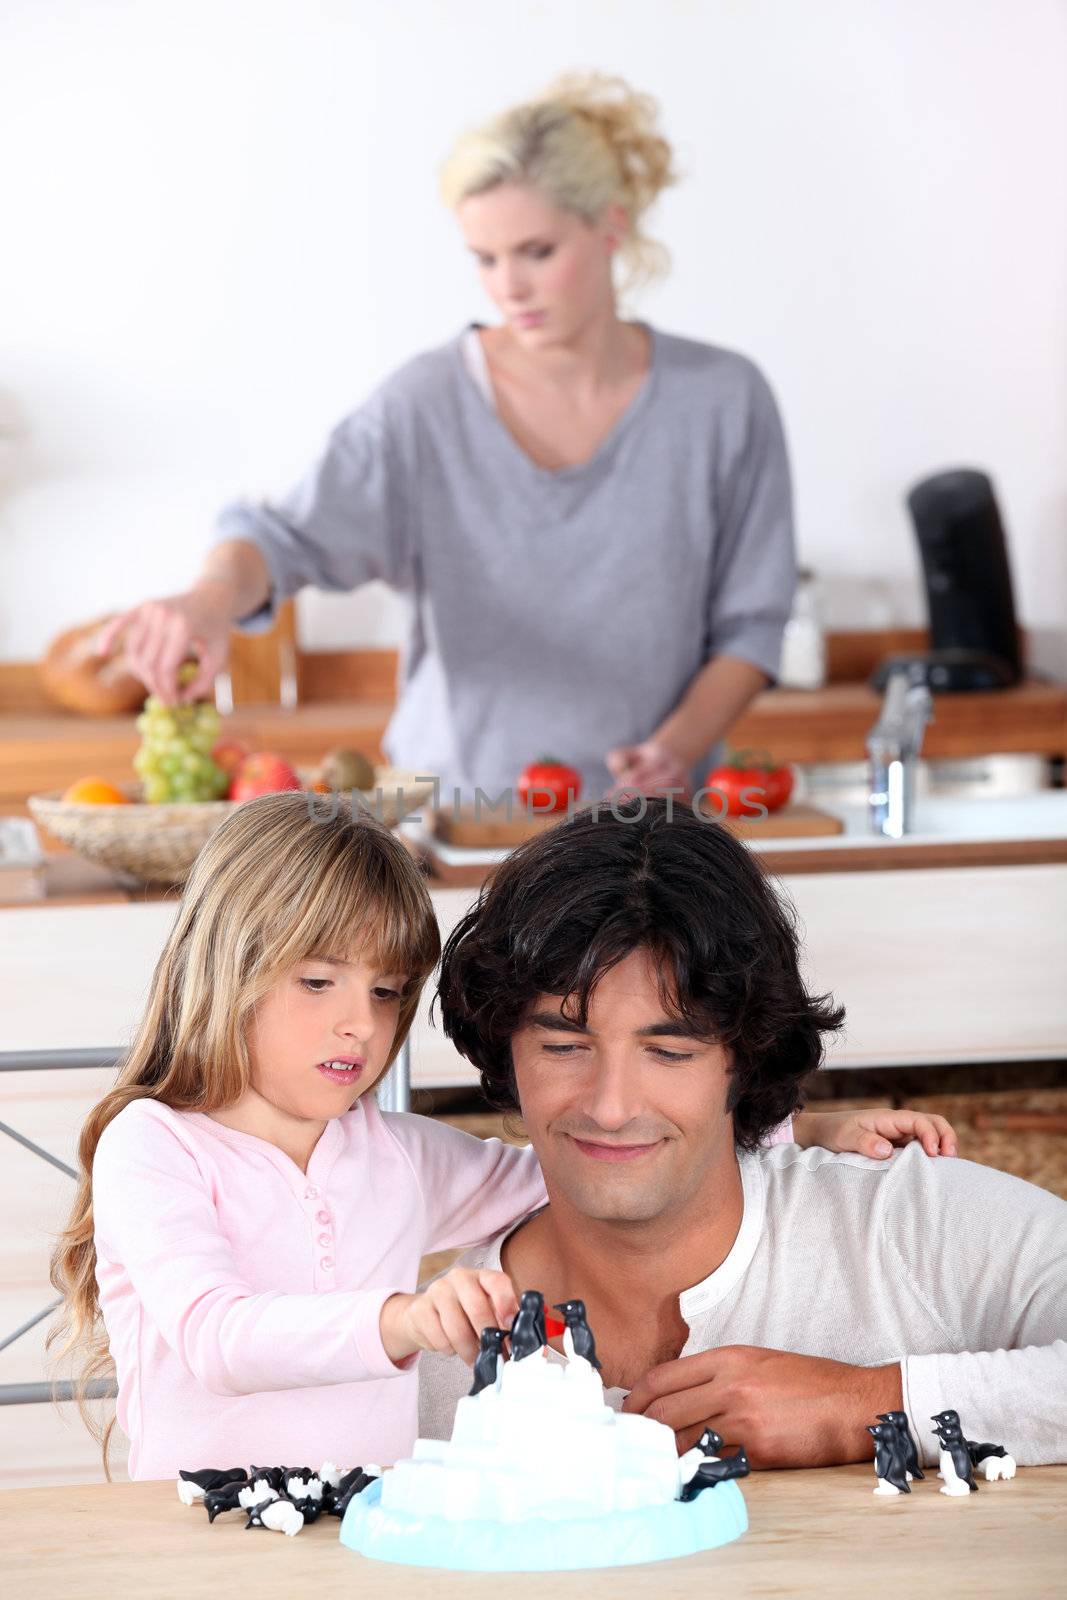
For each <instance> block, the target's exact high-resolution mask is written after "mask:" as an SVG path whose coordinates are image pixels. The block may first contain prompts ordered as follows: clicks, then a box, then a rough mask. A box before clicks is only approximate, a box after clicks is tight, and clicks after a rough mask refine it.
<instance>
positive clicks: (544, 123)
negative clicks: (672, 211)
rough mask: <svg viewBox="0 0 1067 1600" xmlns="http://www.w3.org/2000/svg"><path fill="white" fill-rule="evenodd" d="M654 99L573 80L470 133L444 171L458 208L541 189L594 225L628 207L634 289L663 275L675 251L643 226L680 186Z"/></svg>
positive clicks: (589, 79) (587, 77) (584, 75)
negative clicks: (517, 187) (510, 189)
mask: <svg viewBox="0 0 1067 1600" xmlns="http://www.w3.org/2000/svg"><path fill="white" fill-rule="evenodd" d="M658 115H659V109H658V106H657V104H656V102H655V100H654V99H653V98H652V96H651V95H648V94H642V93H641V92H640V91H638V90H636V89H633V88H631V86H630V85H629V84H628V83H627V82H626V81H625V79H623V78H618V77H611V76H609V75H608V74H606V73H602V72H593V71H587V72H567V73H563V74H561V76H559V77H558V78H555V79H554V80H553V81H552V82H551V83H550V84H549V85H548V86H547V88H545V89H544V90H543V91H542V93H541V94H539V95H537V96H535V97H534V99H532V100H530V101H526V102H525V103H523V104H521V105H518V106H513V107H511V108H510V109H509V110H507V111H503V112H501V113H500V114H499V115H497V116H495V117H493V118H491V120H490V121H489V122H487V123H485V124H483V125H482V126H481V127H478V128H473V129H471V130H469V131H468V132H467V133H464V134H463V135H462V136H461V137H460V138H459V139H458V140H457V141H456V144H455V146H454V147H453V149H452V151H451V153H450V155H449V157H448V159H447V160H446V162H445V164H444V166H443V168H442V170H441V192H442V195H443V197H444V200H445V203H446V204H447V205H448V206H450V207H453V208H454V207H455V206H457V205H459V203H460V202H461V201H462V200H466V199H467V198H468V196H470V195H472V194H481V193H483V192H484V191H485V190H487V189H491V188H494V187H495V186H496V185H497V184H498V183H506V182H525V183H531V184H536V185H537V186H538V187H539V188H541V189H543V190H544V191H545V192H546V193H547V194H548V195H549V197H550V198H551V199H552V201H553V202H554V203H555V204H556V205H557V206H559V207H560V208H561V209H562V210H565V211H573V212H577V213H578V215H580V216H582V217H584V218H585V219H586V220H587V221H592V220H593V219H594V218H595V217H597V216H599V214H600V213H601V212H602V211H603V209H604V207H605V206H606V205H609V204H612V203H616V204H619V205H621V206H622V207H623V209H624V210H625V212H626V214H627V216H628V218H629V220H630V229H629V233H628V235H627V237H626V239H625V240H624V241H623V243H622V245H621V246H620V255H621V257H622V259H623V262H624V265H625V268H626V270H627V282H628V283H630V284H633V283H638V282H645V281H647V280H649V279H650V278H653V277H657V276H659V275H660V274H662V273H663V272H664V271H665V270H666V268H667V265H668V263H669V257H668V254H667V251H666V249H665V247H664V246H663V245H662V244H659V243H658V242H657V241H656V240H653V239H650V238H648V237H647V235H646V234H645V233H644V232H643V231H642V228H641V218H642V217H643V216H644V214H645V212H646V211H647V210H648V208H649V207H650V206H651V205H652V203H653V201H654V200H655V199H656V197H657V195H659V193H660V192H661V190H663V189H665V188H667V187H668V185H670V184H672V183H676V182H677V181H678V173H677V171H676V170H675V167H674V158H673V152H672V150H671V147H670V145H669V144H668V142H667V140H666V139H665V138H664V137H663V135H662V133H660V131H659V128H658V125H657V119H658Z"/></svg>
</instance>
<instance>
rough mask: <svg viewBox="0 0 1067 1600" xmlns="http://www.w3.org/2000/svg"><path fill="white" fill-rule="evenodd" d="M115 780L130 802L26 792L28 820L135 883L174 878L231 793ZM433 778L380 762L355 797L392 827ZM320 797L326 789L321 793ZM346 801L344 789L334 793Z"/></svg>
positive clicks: (224, 810)
mask: <svg viewBox="0 0 1067 1600" xmlns="http://www.w3.org/2000/svg"><path fill="white" fill-rule="evenodd" d="M118 787H119V788H120V789H121V790H122V792H123V794H126V795H129V797H130V801H131V802H132V803H131V804H130V805H110V806H109V805H84V804H77V803H73V802H69V801H66V800H63V799H62V798H61V797H60V796H59V794H58V793H56V794H31V795H30V796H29V799H28V801H27V804H28V805H29V808H30V811H31V812H32V814H33V817H34V820H35V821H36V822H39V823H40V824H41V826H42V827H43V828H47V829H48V832H49V833H51V834H54V835H55V837H56V838H57V839H60V840H62V842H63V843H64V844H66V845H69V846H70V848H71V849H72V850H73V851H75V853H76V854H77V855H80V856H85V857H86V859H87V860H89V861H96V862H98V863H100V865H101V866H105V867H112V868H113V869H114V870H115V871H117V872H127V873H129V874H130V875H131V877H134V878H137V879H139V880H140V881H141V882H142V883H172V884H182V883H184V882H185V880H186V878H187V877H188V875H189V870H190V868H191V867H192V864H193V862H194V861H195V860H196V857H197V856H198V854H199V853H200V850H201V848H202V846H203V845H204V844H205V843H206V841H207V840H208V839H209V838H210V836H211V835H212V834H213V833H214V831H215V829H216V828H217V827H218V826H219V824H220V822H222V821H223V819H224V818H225V817H228V816H229V814H230V812H231V811H235V810H236V809H237V804H238V802H237V801H234V800H201V801H197V802H195V803H193V804H188V805H154V806H150V805H145V804H144V803H143V801H142V800H141V785H140V784H139V783H123V784H119V785H118ZM432 793H433V784H432V783H427V782H418V781H416V777H415V774H414V773H411V772H402V771H400V770H399V769H398V768H395V767H380V768H379V769H378V771H377V772H376V773H375V789H373V790H369V791H365V792H364V794H363V799H364V802H365V804H366V805H367V807H368V808H369V810H370V811H371V814H372V815H373V816H374V817H376V818H378V819H379V820H380V821H382V822H384V823H385V825H386V827H387V828H395V827H396V826H397V824H398V823H399V822H400V821H401V820H402V819H403V817H404V816H406V815H407V814H408V813H409V812H412V811H415V810H417V809H418V807H419V806H421V805H423V804H424V803H425V802H426V801H427V800H428V799H429V798H430V795H431V794H432ZM322 798H323V799H328V798H329V797H328V796H322ZM338 799H339V801H340V803H342V804H347V803H348V796H347V795H341V796H339V797H338Z"/></svg>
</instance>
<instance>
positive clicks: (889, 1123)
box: [793, 1106, 958, 1161]
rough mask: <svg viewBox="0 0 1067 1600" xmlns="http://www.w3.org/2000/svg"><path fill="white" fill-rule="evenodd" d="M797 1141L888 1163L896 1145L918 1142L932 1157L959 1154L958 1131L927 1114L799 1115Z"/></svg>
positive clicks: (795, 1125) (886, 1109)
mask: <svg viewBox="0 0 1067 1600" xmlns="http://www.w3.org/2000/svg"><path fill="white" fill-rule="evenodd" d="M793 1138H794V1139H795V1140H796V1142H797V1144H799V1145H803V1146H805V1148H810V1147H811V1146H813V1145H821V1146H822V1148H823V1149H824V1150H833V1151H835V1152H836V1153H837V1154H838V1155H846V1154H853V1155H858V1156H870V1157H871V1158H872V1159H873V1160H876V1161H879V1160H885V1158H886V1157H887V1156H891V1155H892V1154H893V1146H894V1145H905V1144H910V1143H911V1141H912V1140H913V1139H918V1140H919V1142H920V1144H921V1145H922V1147H923V1149H924V1150H925V1151H926V1154H927V1155H928V1156H938V1155H941V1156H954V1155H956V1154H957V1149H958V1147H957V1144H956V1130H955V1129H954V1128H953V1127H952V1124H951V1123H950V1122H948V1121H946V1119H945V1118H944V1117H939V1116H937V1115H935V1113H934V1112H927V1111H893V1110H891V1109H890V1108H889V1107H888V1106H879V1107H877V1109H876V1110H874V1111H798V1112H796V1114H795V1115H794V1117H793Z"/></svg>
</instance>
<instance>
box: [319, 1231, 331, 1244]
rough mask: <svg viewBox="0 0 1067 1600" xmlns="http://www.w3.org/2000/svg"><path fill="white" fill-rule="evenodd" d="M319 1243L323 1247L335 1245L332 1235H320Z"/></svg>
mask: <svg viewBox="0 0 1067 1600" xmlns="http://www.w3.org/2000/svg"><path fill="white" fill-rule="evenodd" d="M319 1243H320V1244H321V1245H331V1244H333V1237H332V1235H331V1234H328V1233H320V1234H319Z"/></svg>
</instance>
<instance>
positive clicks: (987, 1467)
mask: <svg viewBox="0 0 1067 1600" xmlns="http://www.w3.org/2000/svg"><path fill="white" fill-rule="evenodd" d="M963 1442H964V1444H965V1445H966V1446H967V1454H968V1455H969V1456H970V1458H971V1466H972V1467H974V1468H975V1469H976V1470H977V1468H978V1467H981V1469H982V1471H983V1472H984V1473H985V1480H986V1482H987V1483H994V1482H995V1481H996V1479H997V1478H1014V1476H1015V1457H1014V1456H1011V1455H1009V1454H1008V1452H1007V1450H1005V1448H1004V1446H1003V1445H1002V1444H978V1443H977V1442H976V1440H974V1439H964V1441H963Z"/></svg>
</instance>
